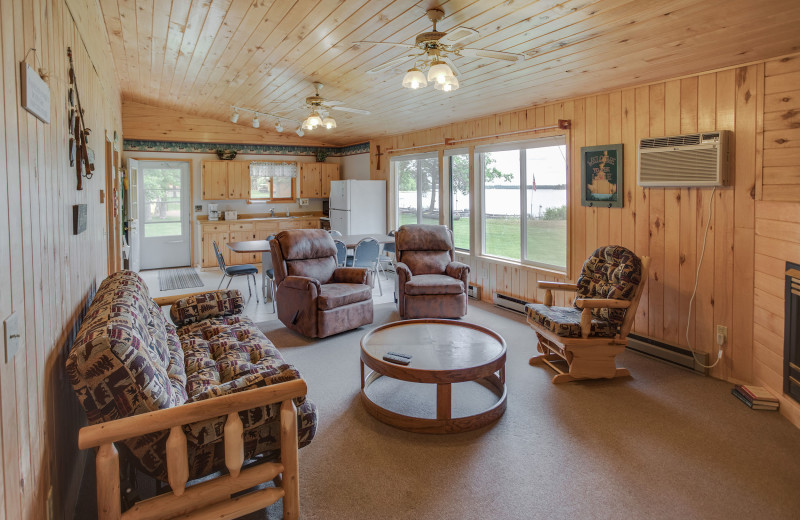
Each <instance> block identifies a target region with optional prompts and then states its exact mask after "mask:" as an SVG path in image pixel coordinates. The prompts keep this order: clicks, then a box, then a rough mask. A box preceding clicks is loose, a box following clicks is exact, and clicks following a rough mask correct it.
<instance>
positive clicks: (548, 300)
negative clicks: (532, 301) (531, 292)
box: [537, 282, 578, 307]
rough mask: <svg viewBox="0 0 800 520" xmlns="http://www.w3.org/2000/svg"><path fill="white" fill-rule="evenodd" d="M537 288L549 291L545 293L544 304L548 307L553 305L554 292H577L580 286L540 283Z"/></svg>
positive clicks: (563, 283)
mask: <svg viewBox="0 0 800 520" xmlns="http://www.w3.org/2000/svg"><path fill="white" fill-rule="evenodd" d="M537 287H539V288H540V289H547V291H545V293H544V304H545V305H547V306H548V307H551V306H552V305H553V291H577V290H578V286H577V285H576V284H574V283H565V282H539V283H538V284H537Z"/></svg>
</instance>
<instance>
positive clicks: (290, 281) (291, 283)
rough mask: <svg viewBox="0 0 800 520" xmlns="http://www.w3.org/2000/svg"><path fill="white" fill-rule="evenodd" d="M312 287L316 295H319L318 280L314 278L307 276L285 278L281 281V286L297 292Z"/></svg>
mask: <svg viewBox="0 0 800 520" xmlns="http://www.w3.org/2000/svg"><path fill="white" fill-rule="evenodd" d="M312 285H313V286H314V287H315V288H316V290H317V294H319V280H317V279H316V278H309V277H308V276H287V277H286V278H284V279H283V282H281V286H283V287H285V288H287V289H296V290H299V291H307V290H308V289H309V288H310V286H312Z"/></svg>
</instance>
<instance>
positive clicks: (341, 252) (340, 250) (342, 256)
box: [333, 238, 347, 267]
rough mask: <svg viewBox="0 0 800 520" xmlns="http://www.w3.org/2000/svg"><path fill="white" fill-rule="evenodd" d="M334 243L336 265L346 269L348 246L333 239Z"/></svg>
mask: <svg viewBox="0 0 800 520" xmlns="http://www.w3.org/2000/svg"><path fill="white" fill-rule="evenodd" d="M333 243H334V244H336V265H338V266H339V267H345V264H346V263H347V246H346V245H345V244H344V242H342V241H341V240H337V239H335V238H334V239H333Z"/></svg>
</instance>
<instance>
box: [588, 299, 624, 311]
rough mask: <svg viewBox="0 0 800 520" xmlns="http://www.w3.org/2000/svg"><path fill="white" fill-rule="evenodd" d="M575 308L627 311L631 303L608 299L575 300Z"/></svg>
mask: <svg viewBox="0 0 800 520" xmlns="http://www.w3.org/2000/svg"><path fill="white" fill-rule="evenodd" d="M575 306H576V307H577V308H579V309H627V308H628V307H630V306H631V302H630V301H628V300H612V299H608V298H577V299H576V300H575Z"/></svg>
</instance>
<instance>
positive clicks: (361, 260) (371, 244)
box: [346, 238, 383, 296]
mask: <svg viewBox="0 0 800 520" xmlns="http://www.w3.org/2000/svg"><path fill="white" fill-rule="evenodd" d="M380 251H381V245H380V244H379V243H378V241H377V240H375V239H374V238H363V239H361V240H359V242H358V244H356V248H355V251H354V252H353V256H352V257H348V258H347V262H346V263H347V267H365V268H367V269H369V270H370V271H372V272H373V274H374V275H375V277H374V280H377V281H378V290H379V291H380V295H381V296H383V287H381V279H380V278H379V277H378V266H379V264H380V260H379V259H378V256H379V255H380Z"/></svg>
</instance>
